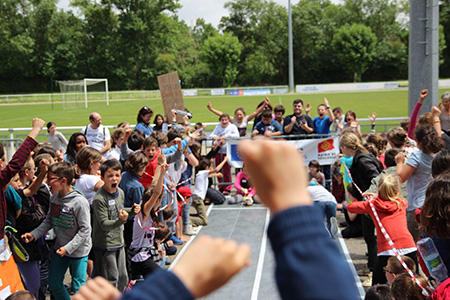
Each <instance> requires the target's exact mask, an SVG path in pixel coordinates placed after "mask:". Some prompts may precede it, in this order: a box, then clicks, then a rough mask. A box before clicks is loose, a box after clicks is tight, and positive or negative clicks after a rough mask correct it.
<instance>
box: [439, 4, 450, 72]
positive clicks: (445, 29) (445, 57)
mask: <svg viewBox="0 0 450 300" xmlns="http://www.w3.org/2000/svg"><path fill="white" fill-rule="evenodd" d="M440 2H441V4H440V5H439V24H440V25H441V26H442V27H439V50H440V53H441V55H440V60H441V62H442V64H441V65H440V67H439V75H440V76H441V77H445V78H448V77H450V0H443V1H440Z"/></svg>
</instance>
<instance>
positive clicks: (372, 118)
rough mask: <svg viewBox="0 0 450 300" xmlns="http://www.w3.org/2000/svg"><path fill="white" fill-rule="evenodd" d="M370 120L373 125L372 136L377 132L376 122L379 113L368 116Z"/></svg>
mask: <svg viewBox="0 0 450 300" xmlns="http://www.w3.org/2000/svg"><path fill="white" fill-rule="evenodd" d="M367 117H368V118H369V120H370V122H371V123H372V125H371V128H370V134H374V133H375V132H376V130H375V120H376V119H377V113H376V112H373V113H372V115H371V116H367Z"/></svg>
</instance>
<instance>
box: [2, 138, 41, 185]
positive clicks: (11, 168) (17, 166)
mask: <svg viewBox="0 0 450 300" xmlns="http://www.w3.org/2000/svg"><path fill="white" fill-rule="evenodd" d="M37 144H38V142H37V141H36V140H35V139H34V138H32V137H27V138H26V139H25V141H24V142H23V143H22V145H20V147H19V149H17V151H16V152H15V153H14V155H13V157H12V159H11V160H10V162H9V163H8V164H7V165H6V168H5V169H3V170H1V172H0V184H1V185H2V186H6V185H7V184H8V183H9V181H10V180H11V178H13V177H14V175H16V174H17V173H18V172H19V171H20V170H21V169H22V168H23V166H24V165H25V163H26V162H27V159H28V156H29V155H30V153H31V151H33V150H34V148H35V147H36V145H37Z"/></svg>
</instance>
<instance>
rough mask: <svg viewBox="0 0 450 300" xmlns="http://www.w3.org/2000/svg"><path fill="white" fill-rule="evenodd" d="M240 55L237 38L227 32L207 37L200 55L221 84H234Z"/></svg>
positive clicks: (227, 85)
mask: <svg viewBox="0 0 450 300" xmlns="http://www.w3.org/2000/svg"><path fill="white" fill-rule="evenodd" d="M240 55H241V44H240V43H239V40H238V39H237V38H236V37H234V36H232V35H231V34H230V33H227V32H225V33H224V34H223V35H216V36H212V37H209V38H208V39H207V40H206V41H205V44H204V45H203V47H202V57H203V59H204V60H205V62H206V63H207V64H208V66H209V68H210V70H211V71H212V72H213V74H214V76H215V77H216V78H217V79H218V81H219V84H220V85H221V86H226V87H229V86H231V85H233V84H234V82H235V80H236V77H237V75H238V73H239V71H238V64H239V61H240Z"/></svg>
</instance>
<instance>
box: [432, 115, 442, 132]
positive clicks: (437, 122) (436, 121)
mask: <svg viewBox="0 0 450 300" xmlns="http://www.w3.org/2000/svg"><path fill="white" fill-rule="evenodd" d="M433 127H434V129H436V132H437V134H438V136H439V137H441V136H442V128H441V120H440V119H439V116H436V115H433Z"/></svg>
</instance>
